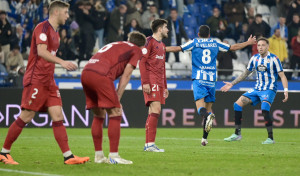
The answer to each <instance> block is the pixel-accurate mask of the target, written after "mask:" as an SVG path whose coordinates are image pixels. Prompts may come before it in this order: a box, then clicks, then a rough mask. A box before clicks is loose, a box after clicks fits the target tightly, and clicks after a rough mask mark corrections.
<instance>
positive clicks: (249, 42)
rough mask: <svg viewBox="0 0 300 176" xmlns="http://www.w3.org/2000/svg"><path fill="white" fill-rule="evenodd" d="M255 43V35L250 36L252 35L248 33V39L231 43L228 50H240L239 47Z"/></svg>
mask: <svg viewBox="0 0 300 176" xmlns="http://www.w3.org/2000/svg"><path fill="white" fill-rule="evenodd" d="M255 43H256V37H255V36H254V37H252V35H250V37H249V38H248V41H246V42H243V43H237V44H234V45H231V47H230V50H231V51H236V50H240V49H243V48H245V47H246V46H248V45H253V44H255Z"/></svg>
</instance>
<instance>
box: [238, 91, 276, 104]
mask: <svg viewBox="0 0 300 176" xmlns="http://www.w3.org/2000/svg"><path fill="white" fill-rule="evenodd" d="M243 96H245V97H247V98H249V99H250V100H251V101H252V105H253V106H255V105H257V104H258V103H260V102H263V101H267V102H269V103H270V104H272V103H273V101H274V98H275V96H276V91H274V90H262V91H258V90H255V89H251V90H249V91H248V92H246V93H244V94H243Z"/></svg>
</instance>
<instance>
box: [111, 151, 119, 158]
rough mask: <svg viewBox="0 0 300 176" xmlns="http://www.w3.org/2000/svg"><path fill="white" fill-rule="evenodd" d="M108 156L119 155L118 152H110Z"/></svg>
mask: <svg viewBox="0 0 300 176" xmlns="http://www.w3.org/2000/svg"><path fill="white" fill-rule="evenodd" d="M109 156H112V157H115V156H119V153H118V152H110V153H109Z"/></svg>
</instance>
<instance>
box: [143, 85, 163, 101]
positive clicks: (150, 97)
mask: <svg viewBox="0 0 300 176" xmlns="http://www.w3.org/2000/svg"><path fill="white" fill-rule="evenodd" d="M150 89H151V91H150V94H146V93H145V92H143V93H144V99H145V105H146V106H150V103H151V102H152V101H159V102H160V103H161V104H165V100H166V98H165V97H166V96H165V93H164V90H165V88H163V87H160V86H158V85H157V84H150Z"/></svg>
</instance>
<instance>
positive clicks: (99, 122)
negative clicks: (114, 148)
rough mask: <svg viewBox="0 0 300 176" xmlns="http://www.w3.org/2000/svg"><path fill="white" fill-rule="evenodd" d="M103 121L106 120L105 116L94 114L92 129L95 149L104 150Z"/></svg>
mask: <svg viewBox="0 0 300 176" xmlns="http://www.w3.org/2000/svg"><path fill="white" fill-rule="evenodd" d="M103 122H104V118H98V117H95V116H94V120H93V123H92V129H91V130H92V136H93V141H94V147H95V151H102V140H103Z"/></svg>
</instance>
